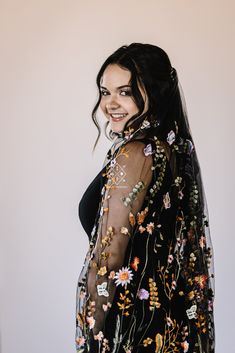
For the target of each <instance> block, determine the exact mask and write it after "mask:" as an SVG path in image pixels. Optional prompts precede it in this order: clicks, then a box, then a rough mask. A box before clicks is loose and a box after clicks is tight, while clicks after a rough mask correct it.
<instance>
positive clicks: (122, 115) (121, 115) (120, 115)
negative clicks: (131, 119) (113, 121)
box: [110, 114, 127, 118]
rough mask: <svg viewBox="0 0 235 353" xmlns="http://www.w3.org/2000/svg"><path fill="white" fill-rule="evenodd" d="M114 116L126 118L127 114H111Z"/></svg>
mask: <svg viewBox="0 0 235 353" xmlns="http://www.w3.org/2000/svg"><path fill="white" fill-rule="evenodd" d="M110 115H111V117H112V118H124V117H125V116H126V115H127V114H110Z"/></svg>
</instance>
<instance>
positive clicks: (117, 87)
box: [100, 85, 131, 89]
mask: <svg viewBox="0 0 235 353" xmlns="http://www.w3.org/2000/svg"><path fill="white" fill-rule="evenodd" d="M124 87H131V86H130V85H123V86H119V87H117V88H118V89H119V88H124ZM100 88H104V89H107V88H106V87H104V86H100Z"/></svg>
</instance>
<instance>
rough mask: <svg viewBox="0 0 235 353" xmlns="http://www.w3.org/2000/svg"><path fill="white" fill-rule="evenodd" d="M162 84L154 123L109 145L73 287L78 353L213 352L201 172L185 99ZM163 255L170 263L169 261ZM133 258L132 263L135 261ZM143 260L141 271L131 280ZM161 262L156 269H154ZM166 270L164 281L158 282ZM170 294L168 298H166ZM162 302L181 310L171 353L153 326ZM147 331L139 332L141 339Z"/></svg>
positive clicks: (209, 250)
mask: <svg viewBox="0 0 235 353" xmlns="http://www.w3.org/2000/svg"><path fill="white" fill-rule="evenodd" d="M168 74H169V73H168ZM164 82H165V84H162V85H161V87H162V90H156V92H158V93H159V95H160V96H159V102H161V104H162V105H161V104H159V106H158V108H157V112H156V114H155V113H154V111H152V112H153V114H150V115H149V116H148V115H146V116H144V119H142V120H141V119H140V117H137V119H136V121H132V122H131V123H132V125H130V126H127V127H126V128H125V129H124V131H123V132H122V133H120V134H118V135H117V136H116V138H115V140H114V143H113V145H112V147H111V148H110V150H109V151H108V153H107V155H106V158H105V162H104V165H103V168H102V178H103V187H102V189H101V193H100V203H99V207H98V210H97V215H96V219H95V222H94V226H93V230H92V232H91V234H89V240H90V243H89V249H88V252H87V255H86V258H85V261H84V265H83V268H82V271H81V274H80V276H79V280H78V287H77V307H76V344H77V352H79V353H88V352H94V353H96V352H106V351H110V352H112V353H122V352H128V353H129V352H131V353H132V352H133V353H135V352H138V353H139V352H141V353H142V352H145V351H146V353H147V352H154V351H155V352H158V353H163V352H180V353H181V352H187V353H214V351H215V326H214V315H213V312H214V308H213V303H214V297H215V279H214V254H213V247H212V241H211V236H210V227H209V215H208V208H207V202H206V196H205V191H204V186H203V181H202V176H201V170H200V164H199V161H198V157H197V153H196V148H195V145H194V141H193V138H192V134H191V131H190V127H189V121H188V114H187V108H186V103H185V97H184V94H183V90H182V87H181V84H180V82H179V81H178V77H177V73H176V70H175V69H174V68H171V70H170V77H169V78H167V79H166V80H165V81H164ZM155 88H156V87H155ZM161 94H162V96H161ZM152 108H153V109H154V107H152ZM171 109H172V110H171ZM140 121H141V122H140ZM143 152H144V153H143ZM167 173H168V174H167ZM167 175H168V176H169V175H170V177H169V178H168V177H167ZM167 210H168V211H169V212H170V213H166V212H168V211H167ZM166 214H167V215H170V216H165V215H166ZM158 225H160V227H161V228H158ZM159 229H160V230H159ZM164 237H165V238H164ZM145 239H147V242H149V243H146V244H150V243H151V242H152V244H153V246H149V248H148V247H146V249H148V251H147V250H146V253H145V250H144V248H143V249H142V248H140V252H139V253H138V251H139V250H138V249H137V248H135V246H136V245H135V244H137V243H138V242H140V244H142V243H141V242H144V241H145ZM143 244H145V243H143ZM169 244H170V245H169ZM168 245H169V246H168ZM155 246H156V247H157V246H159V247H161V246H162V253H160V255H159V254H158V252H157V251H156V252H155ZM168 247H169V253H166V252H165V251H168ZM133 249H134V250H133ZM136 249H137V250H136ZM164 249H165V250H164ZM135 250H136V251H137V255H136V256H134V258H133V259H132V255H131V254H132V252H133V253H134V251H135ZM143 254H145V260H143V263H144V261H145V265H143V268H142V270H141V271H139V272H141V275H140V277H138V276H139V275H138V269H140V268H141V261H140V259H141V256H142V255H143ZM160 258H161V260H159V259H160ZM138 261H139V262H138ZM158 261H162V262H161V266H159V268H158V267H157V264H158V263H160V262H158ZM164 268H166V272H165V275H166V277H165V278H163V277H164V276H162V277H161V275H162V272H161V271H163V270H162V269H164ZM170 274H171V275H172V277H171V282H169V283H168V282H167V281H169V277H170ZM176 274H177V276H176ZM174 276H176V277H177V280H178V283H179V287H180V289H178V292H177V294H172V293H173V292H174V290H175V289H176V288H175V286H176V282H177V281H176V277H174ZM154 278H155V279H156V280H154ZM145 279H146V281H149V283H150V285H149V288H150V290H149V293H150V297H149V298H150V302H149V303H150V305H149V306H148V308H147V304H146V308H147V309H145V311H144V315H143V317H142V318H140V310H142V309H140V308H142V306H141V307H139V306H138V303H139V302H141V305H142V303H143V307H144V305H145V302H146V303H147V299H148V298H147V297H146V295H147V293H148V292H147V290H146V288H147V284H146V283H147V282H146V283H145V282H144V281H145ZM161 281H162V282H163V283H161ZM132 283H133V285H132ZM140 285H143V286H144V285H145V287H144V288H145V289H144V288H141V290H142V292H141V293H140V292H139V289H140V287H138V288H136V287H137V286H140ZM170 286H171V287H170ZM177 286H178V284H177ZM157 288H162V292H161V296H162V298H165V299H162V304H161V303H159V297H160V295H159V296H158V292H157ZM124 289H125V292H122V290H124ZM137 289H138V290H137ZM168 290H169V292H170V295H169V296H167V295H165V294H166V293H167V291H168ZM159 292H160V289H159ZM175 293H176V292H175ZM118 295H120V302H118V300H117V298H118ZM171 295H172V297H171ZM141 296H142V297H141ZM144 296H145V298H144ZM115 298H116V299H115ZM143 298H144V299H143ZM151 298H153V299H151ZM177 298H178V299H177ZM182 298H183V299H182ZM164 300H165V304H166V305H165V308H169V307H171V305H172V309H173V311H174V310H175V305H174V304H172V303H181V304H179V306H180V305H182V307H180V308H176V309H177V310H179V311H180V314H179V315H180V317H181V315H182V317H183V321H184V325H185V326H184V327H183V328H181V329H178V331H179V332H178V333H179V337H181V339H183V341H182V342H181V343H180V342H179V341H177V339H176V341H175V343H174V344H175V346H174V347H175V348H172V350H166V349H165V350H164V344H166V342H165V341H164V340H163V337H164V335H163V330H164V328H163V327H161V328H160V325H161V323H163V321H164V320H165V319H161V320H159V322H158V317H159V315H163V314H162V313H163V312H164V310H163V309H162V308H163V306H164ZM181 300H183V301H181ZM122 301H123V302H125V305H124V304H123V303H122ZM138 301H139V302H138ZM182 303H183V304H182ZM177 305H178V304H177ZM119 310H120V311H121V312H122V314H119ZM161 310H162V311H161ZM177 310H176V311H177ZM166 311H167V309H166ZM182 311H183V312H185V315H184V314H182ZM110 313H111V314H110ZM146 313H147V314H146ZM160 313H161V314H160ZM148 315H149V316H148ZM154 315H156V316H154ZM167 315H168V316H167V317H166V321H167V320H168V321H167V324H166V327H167V329H168V328H169V327H171V328H172V325H173V322H176V321H174V320H171V319H170V315H171V313H170V312H168V314H167ZM177 315H178V314H177V313H175V320H176V319H177ZM172 317H173V316H172ZM107 318H109V319H110V318H112V322H107V320H106V319H107ZM148 318H149V319H148ZM115 320H117V321H115ZM120 320H121V321H120ZM122 320H123V321H122ZM138 320H140V321H139V327H138V324H136V322H137V321H138ZM145 320H146V322H145ZM151 320H152V321H151ZM169 320H170V321H169ZM124 321H125V324H124V323H123V322H124ZM150 322H152V326H151V325H150ZM122 323H123V325H122ZM142 325H143V327H144V325H146V327H147V328H148V329H149V333H148V334H149V336H146V337H145V336H144V334H143V335H142V333H141V334H139V333H138V332H140V331H141V327H142ZM155 325H156V326H157V325H159V327H158V329H159V332H157V334H156V333H154V334H153V332H155V331H151V330H152V329H154V327H155ZM146 327H145V328H144V329H143V332H147V329H146ZM122 328H123V332H121V329H122ZM124 328H125V330H124ZM112 330H113V331H112ZM138 330H139V331H138ZM172 330H173V328H172ZM182 330H183V333H182ZM124 331H125V332H124ZM160 331H161V333H160ZM114 332H115V334H113V333H114ZM167 332H168V331H167ZM172 332H173V331H172ZM186 332H187V334H186ZM178 333H177V334H178ZM151 334H152V336H151ZM106 335H107V336H106ZM138 335H140V336H138ZM180 335H181V336H180ZM114 336H115V337H114ZM127 336H128V340H127V339H126V337H127ZM176 336H177V335H176ZM182 337H183V338H182ZM154 342H155V348H154V347H153V343H154ZM108 343H109V344H110V346H109V348H108ZM101 345H103V346H102V347H103V348H102V347H101ZM177 345H178V348H177V347H176V346H177ZM110 347H111V348H110ZM145 347H147V348H148V349H149V350H145ZM188 347H189V348H188ZM102 349H103V350H102ZM177 349H178V350H177Z"/></svg>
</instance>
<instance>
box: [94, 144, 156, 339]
mask: <svg viewBox="0 0 235 353" xmlns="http://www.w3.org/2000/svg"><path fill="white" fill-rule="evenodd" d="M144 147H145V145H144V144H143V143H142V142H140V141H133V142H130V143H129V144H127V145H126V146H125V148H124V149H123V148H122V149H121V150H120V151H119V153H118V155H117V156H116V158H115V159H114V161H113V162H112V163H111V167H110V169H109V170H108V174H107V184H106V193H105V196H104V200H103V205H102V208H103V214H102V216H101V217H100V221H99V227H98V235H97V242H96V246H95V248H94V251H93V258H92V260H91V262H90V269H89V273H88V293H89V296H90V303H92V302H93V304H92V305H93V308H94V307H95V308H94V310H93V312H94V316H93V318H94V319H95V322H94V320H93V333H94V334H95V335H96V334H97V333H98V332H99V331H100V330H102V327H103V323H104V319H105V315H106V314H107V311H108V310H109V308H110V306H111V305H112V301H113V297H114V294H115V288H116V284H115V281H114V279H113V276H114V272H117V271H118V270H119V269H120V268H121V266H122V265H123V261H124V256H125V252H126V248H127V245H128V242H129V240H130V237H131V229H132V227H131V225H130V222H129V214H130V212H132V213H133V214H134V215H135V214H136V213H137V212H138V211H139V210H140V209H141V206H142V204H143V201H144V198H145V195H146V191H147V189H148V186H149V184H150V182H151V179H152V170H151V167H152V157H151V156H145V154H144V151H143V150H144ZM138 183H139V184H138ZM136 186H137V187H136ZM133 189H134V190H133ZM133 191H134V193H133ZM130 193H133V195H132V194H131V195H129V194H130Z"/></svg>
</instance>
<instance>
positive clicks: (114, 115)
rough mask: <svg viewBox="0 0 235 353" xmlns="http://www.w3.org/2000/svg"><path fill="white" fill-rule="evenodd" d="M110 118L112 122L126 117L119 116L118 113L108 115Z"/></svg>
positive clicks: (123, 115) (124, 115)
mask: <svg viewBox="0 0 235 353" xmlns="http://www.w3.org/2000/svg"><path fill="white" fill-rule="evenodd" d="M110 116H111V118H112V120H113V121H119V120H121V119H123V118H125V117H126V116H127V114H119V113H113V114H110Z"/></svg>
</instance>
